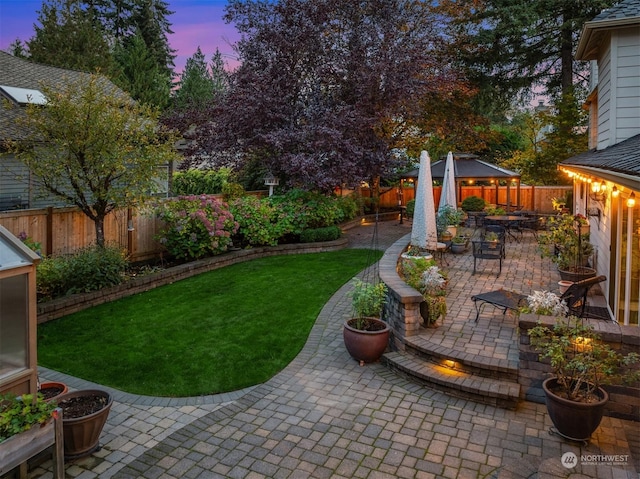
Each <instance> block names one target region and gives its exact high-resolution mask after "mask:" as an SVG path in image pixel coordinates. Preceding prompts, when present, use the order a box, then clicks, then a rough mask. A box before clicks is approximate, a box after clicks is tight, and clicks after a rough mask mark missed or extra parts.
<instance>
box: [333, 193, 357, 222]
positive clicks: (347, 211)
mask: <svg viewBox="0 0 640 479" xmlns="http://www.w3.org/2000/svg"><path fill="white" fill-rule="evenodd" d="M336 202H337V204H338V208H340V211H341V212H342V217H341V218H340V219H339V220H338V222H340V223H341V222H343V221H349V220H352V219H353V218H355V217H356V215H357V214H358V201H357V200H356V199H355V198H353V197H351V196H340V197H338V198H337V199H336Z"/></svg>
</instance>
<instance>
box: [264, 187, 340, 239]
mask: <svg viewBox="0 0 640 479" xmlns="http://www.w3.org/2000/svg"><path fill="white" fill-rule="evenodd" d="M269 201H270V202H271V203H272V204H273V205H274V206H276V207H277V208H278V209H279V210H280V211H281V212H282V214H283V218H282V221H284V222H285V224H286V225H287V226H286V229H287V231H286V233H287V234H292V235H295V236H296V237H297V236H299V235H300V234H301V233H302V231H304V230H305V229H309V228H322V227H324V226H332V225H335V224H337V223H340V222H341V221H344V220H345V219H346V218H345V211H347V210H348V208H347V210H345V209H344V208H343V207H344V206H346V205H348V203H347V200H341V201H338V200H337V199H336V198H333V197H329V196H325V195H322V194H320V193H313V192H309V191H302V190H292V191H289V192H287V193H286V194H284V195H281V196H272V197H270V198H269ZM343 202H344V205H343ZM347 214H349V213H348V212H347Z"/></svg>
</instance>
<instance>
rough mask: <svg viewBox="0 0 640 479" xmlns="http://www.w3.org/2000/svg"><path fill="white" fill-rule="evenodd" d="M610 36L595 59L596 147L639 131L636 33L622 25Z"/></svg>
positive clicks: (639, 67) (639, 74)
mask: <svg viewBox="0 0 640 479" xmlns="http://www.w3.org/2000/svg"><path fill="white" fill-rule="evenodd" d="M610 40H611V42H610V44H609V45H610V47H609V48H607V49H605V50H604V51H603V53H602V55H601V56H600V58H599V61H598V65H599V68H598V70H599V80H600V81H599V85H598V102H599V105H598V114H599V120H598V146H597V148H598V149H599V150H600V149H603V148H607V147H609V146H612V145H615V144H617V143H620V142H621V141H624V140H626V139H627V138H631V137H632V136H635V135H637V134H639V133H640V121H638V120H639V119H640V56H638V54H637V52H638V51H639V50H640V37H638V35H637V32H636V31H635V30H634V29H624V30H621V31H615V32H612V34H611V38H610ZM612 85H615V87H613V88H612V87H611V86H612Z"/></svg>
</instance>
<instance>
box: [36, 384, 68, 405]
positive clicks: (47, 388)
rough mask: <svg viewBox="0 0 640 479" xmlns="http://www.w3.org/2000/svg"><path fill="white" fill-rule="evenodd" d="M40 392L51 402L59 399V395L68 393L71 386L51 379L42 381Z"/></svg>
mask: <svg viewBox="0 0 640 479" xmlns="http://www.w3.org/2000/svg"><path fill="white" fill-rule="evenodd" d="M54 390H55V392H53V391H54ZM58 391H59V392H58ZM38 392H39V393H42V394H43V395H44V397H45V401H47V402H49V401H53V400H57V399H58V397H60V396H61V395H63V394H66V393H68V392H69V388H68V387H67V385H66V384H65V383H59V382H55V381H51V382H47V383H40V387H39V388H38Z"/></svg>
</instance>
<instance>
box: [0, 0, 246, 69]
mask: <svg viewBox="0 0 640 479" xmlns="http://www.w3.org/2000/svg"><path fill="white" fill-rule="evenodd" d="M167 3H168V4H169V10H171V11H173V12H175V13H174V14H173V15H171V16H169V18H168V20H169V22H170V23H171V29H172V30H173V32H174V33H173V34H172V35H170V36H169V44H170V45H171V48H173V49H174V50H176V52H175V54H176V55H177V57H176V59H175V60H174V62H175V65H176V71H177V72H179V71H182V69H183V68H184V64H185V63H186V61H187V58H189V57H191V56H193V54H194V53H195V52H196V49H197V48H198V46H200V49H201V50H202V53H203V54H204V55H205V57H206V59H207V61H210V60H211V56H212V55H213V53H214V52H215V51H216V48H217V49H218V50H220V53H222V55H223V58H224V60H225V62H227V63H228V65H229V66H230V67H232V68H233V67H235V66H236V65H237V62H236V61H235V60H234V54H233V49H232V47H231V44H233V43H234V42H235V41H236V40H237V39H238V33H237V32H236V29H235V27H234V26H233V25H227V24H226V23H225V22H224V21H223V20H222V15H223V13H224V6H225V5H226V3H227V2H226V0H168V2H167ZM41 6H42V0H0V50H3V51H6V50H7V49H8V48H9V45H11V43H13V41H14V40H15V39H16V38H19V39H20V40H22V41H23V42H24V41H26V40H29V39H30V38H31V37H32V36H33V35H34V28H33V25H34V24H35V23H38V22H37V19H38V11H39V10H40V8H41Z"/></svg>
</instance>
